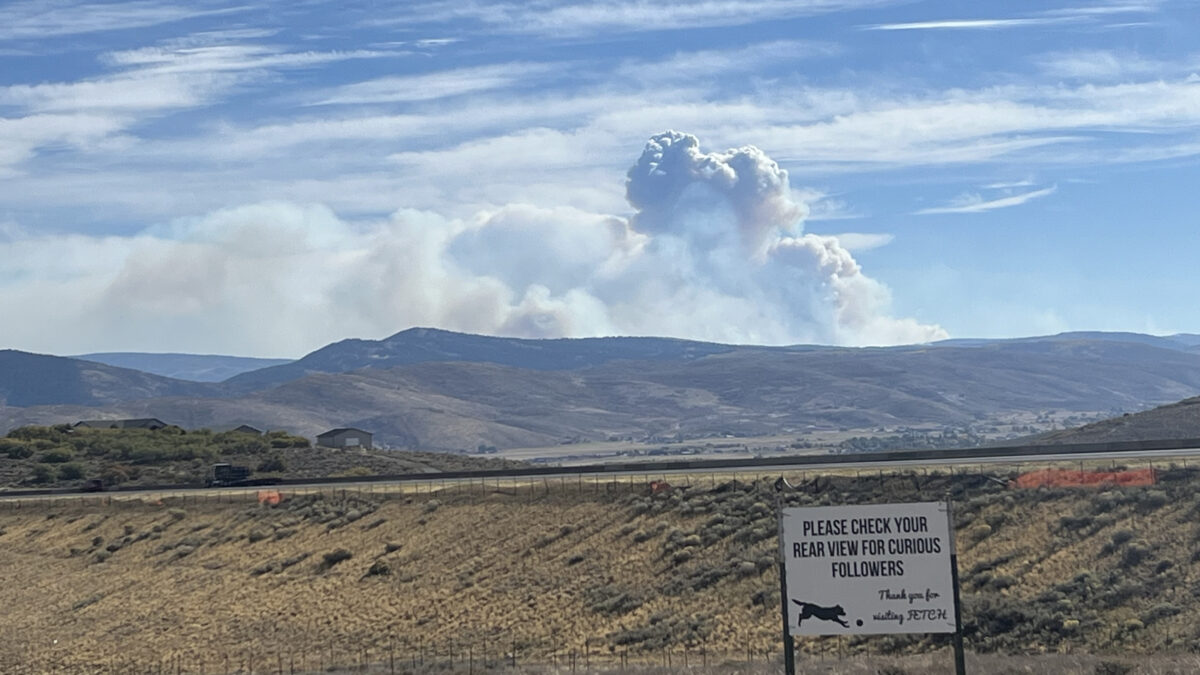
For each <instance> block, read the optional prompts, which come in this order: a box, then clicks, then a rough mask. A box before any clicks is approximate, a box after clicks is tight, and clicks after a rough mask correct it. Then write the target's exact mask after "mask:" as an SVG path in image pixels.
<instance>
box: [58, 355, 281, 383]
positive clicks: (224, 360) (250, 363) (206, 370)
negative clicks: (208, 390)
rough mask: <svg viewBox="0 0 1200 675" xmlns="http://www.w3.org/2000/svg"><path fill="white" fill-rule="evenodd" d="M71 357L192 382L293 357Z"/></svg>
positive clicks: (217, 378)
mask: <svg viewBox="0 0 1200 675" xmlns="http://www.w3.org/2000/svg"><path fill="white" fill-rule="evenodd" d="M70 358H75V359H83V360H85V361H95V362H96V363H103V364H105V365H109V366H116V367H118V368H130V369H132V370H140V371H142V372H143V373H150V374H152V375H162V376H163V377H171V378H175V379H177V380H191V381H193V382H221V381H223V380H227V379H229V378H231V377H233V376H234V375H240V374H241V373H245V372H249V371H251V370H259V369H261V368H269V367H271V366H278V365H282V364H285V363H291V359H256V358H251V357H247V356H221V355H216V354H149V353H142V352H103V353H98V354H81V355H79V356H73V357H70Z"/></svg>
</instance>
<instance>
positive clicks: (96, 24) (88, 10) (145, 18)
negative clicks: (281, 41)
mask: <svg viewBox="0 0 1200 675" xmlns="http://www.w3.org/2000/svg"><path fill="white" fill-rule="evenodd" d="M242 10H243V8H242V7H237V6H233V7H230V6H226V7H220V6H213V5H211V4H210V3H202V2H194V3H190V4H188V5H187V6H183V5H180V4H179V3H173V2H156V1H154V0H133V1H131V2H73V1H71V0H49V1H39V0H26V1H25V2H13V3H9V4H8V6H7V7H5V8H3V9H0V40H13V39H25V38H35V39H38V38H46V37H55V36H61V35H79V34H83V33H98V32H103V31H112V30H128V29H131V28H144V27H146V26H155V25H158V24H164V23H173V22H176V21H183V20H185V19H191V18H195V17H199V16H207V15H213V14H225V13H229V12H237V11H242Z"/></svg>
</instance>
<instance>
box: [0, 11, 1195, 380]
mask: <svg viewBox="0 0 1200 675" xmlns="http://www.w3.org/2000/svg"><path fill="white" fill-rule="evenodd" d="M393 4H394V5H395V6H392V5H393ZM1197 34H1200V8H1198V7H1197V6H1196V5H1195V4H1194V3H1191V2H1182V1H1176V2H1172V1H1169V0H1162V1H1157V0H1144V1H1136V0H1135V1H1130V2H1120V1H1113V2H1102V1H1098V0H1091V1H1087V0H1079V1H1076V2H1066V1H1064V2H1045V1H1038V2H1032V1H1028V2H1004V3H983V2H977V3H963V2H937V1H907V0H906V1H889V0H709V1H705V2H686V3H685V2H669V1H659V2H640V1H639V2H634V1H627V0H614V1H612V2H607V3H602V4H590V3H574V2H566V1H563V2H558V1H550V0H548V1H544V2H463V1H457V2H413V3H375V2H338V3H329V2H319V1H315V0H314V1H309V2H289V3H259V2H254V1H253V0H250V1H249V2H238V3H226V2H193V3H162V2H158V1H156V0H136V1H133V2H111V3H99V2H97V3H79V2H69V1H60V2H20V1H18V2H9V3H6V4H4V5H2V6H0V315H2V316H5V317H8V319H7V320H5V321H3V322H0V346H3V347H12V348H18V349H26V350H31V351H40V352H51V353H82V352H88V351H109V350H142V351H191V352H221V353H235V354H244V355H260V356H297V355H299V354H302V353H304V352H306V351H308V350H311V349H314V348H316V347H319V346H321V345H323V344H325V343H327V342H330V341H334V340H337V339H341V338H345V337H370V338H376V337H382V336H385V335H388V334H391V333H393V332H396V331H398V330H402V329H404V328H407V327H409V326H413V325H431V326H440V327H444V328H448V329H454V330H466V331H472V332H481V333H493V334H507V335H522V336H559V335H567V336H584V335H611V334H659V335H675V336H680V337H692V338H699V339H711V340H721V341H731V342H762V343H792V342H821V343H838V344H850V345H857V344H893V343H904V342H920V341H925V340H931V339H938V338H940V337H944V336H952V337H1005V336H1017V335H1031V334H1046V333H1054V332H1059V331H1065V330H1093V329H1098V330H1131V331H1142V332H1152V333H1160V334H1162V333H1173V332H1200V303H1197V302H1196V301H1195V299H1194V296H1195V294H1196V291H1197V286H1198V285H1197V284H1196V274H1195V272H1194V271H1193V270H1194V268H1195V265H1196V261H1197V260H1200V238H1198V237H1197V234H1196V225H1197V218H1196V215H1195V214H1196V208H1195V207H1196V204H1197V199H1196V196H1195V190H1196V186H1197V184H1198V180H1197V179H1198V178H1200V162H1198V160H1197V157H1198V156H1200V45H1198V44H1197V43H1198V42H1200V40H1197V38H1196V37H1195V36H1196V35H1197ZM668 130H674V131H675V132H678V133H676V134H674V135H672V136H669V137H668V136H662V134H663V133H664V132H666V131H668ZM652 139H656V140H655V141H654V143H652V144H651V146H652V148H657V150H653V151H651V150H647V149H646V148H647V143H648V142H649V141H651V140H652ZM655 152H657V153H658V154H654V153H655ZM646 153H649V154H646ZM639 166H640V167H642V170H641V171H640V172H638V170H636V169H635V171H634V172H633V173H630V171H631V168H635V167H639ZM656 181H657V182H656ZM664 186H666V187H664ZM627 188H628V190H629V195H627ZM635 192H636V193H638V194H640V195H642V196H641V197H640V198H633V197H632V196H633V195H634V194H635ZM13 317H18V319H17V320H12V318H13ZM21 317H23V318H21Z"/></svg>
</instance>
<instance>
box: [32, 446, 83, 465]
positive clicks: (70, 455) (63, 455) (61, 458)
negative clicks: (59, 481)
mask: <svg viewBox="0 0 1200 675" xmlns="http://www.w3.org/2000/svg"><path fill="white" fill-rule="evenodd" d="M72 459H75V453H74V452H72V451H71V449H70V448H55V449H53V450H51V451H49V452H43V453H42V456H41V457H39V458H38V461H39V462H44V463H46V464H62V463H64V462H69V461H71V460H72Z"/></svg>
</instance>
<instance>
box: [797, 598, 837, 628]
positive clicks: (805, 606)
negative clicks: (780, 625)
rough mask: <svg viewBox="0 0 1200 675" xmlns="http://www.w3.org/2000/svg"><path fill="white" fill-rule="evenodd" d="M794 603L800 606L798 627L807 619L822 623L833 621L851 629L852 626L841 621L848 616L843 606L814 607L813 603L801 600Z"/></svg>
mask: <svg viewBox="0 0 1200 675" xmlns="http://www.w3.org/2000/svg"><path fill="white" fill-rule="evenodd" d="M792 602H794V603H796V604H797V605H800V620H799V621H797V622H796V625H797V626H799V625H800V624H802V623H804V620H805V619H809V618H816V619H820V620H822V621H833V622H834V623H840V624H842V628H849V627H850V624H848V623H846V622H845V621H842V619H841V617H843V616H846V610H844V609H842V606H841V605H834V606H833V607H822V606H820V605H814V604H812V603H811V602H801V601H799V600H792Z"/></svg>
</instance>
